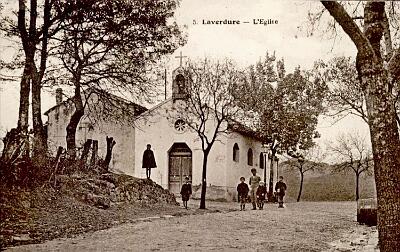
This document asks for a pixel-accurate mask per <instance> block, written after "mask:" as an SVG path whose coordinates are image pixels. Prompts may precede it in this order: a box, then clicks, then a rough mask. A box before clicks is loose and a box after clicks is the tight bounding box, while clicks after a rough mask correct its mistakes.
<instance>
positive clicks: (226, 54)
mask: <svg viewBox="0 0 400 252" xmlns="http://www.w3.org/2000/svg"><path fill="white" fill-rule="evenodd" d="M316 8H321V4H320V3H319V2H315V1H294V0H283V1H274V0H252V1H248V0H247V1H246V0H202V1H198V0H182V1H181V3H180V6H179V8H178V9H177V11H176V14H175V19H176V22H177V23H178V24H179V25H180V26H181V27H183V28H184V29H185V30H186V32H187V35H188V41H187V44H186V45H185V46H183V47H182V48H179V49H178V50H177V51H176V52H175V53H174V55H172V56H171V57H170V60H169V62H168V63H167V64H168V66H166V68H167V69H168V74H169V76H167V78H171V77H170V74H171V72H170V70H172V69H173V68H175V67H177V66H179V60H178V59H176V58H175V56H177V55H179V53H181V52H182V54H183V55H184V56H187V57H188V58H189V59H198V58H204V57H208V58H214V59H223V58H230V59H233V60H235V61H236V62H237V63H238V64H239V65H241V66H246V65H249V64H253V63H255V62H256V61H257V60H259V59H260V58H262V57H264V56H265V53H266V52H267V51H268V52H270V53H273V52H275V55H276V56H277V57H278V58H283V59H284V61H285V65H286V68H287V70H288V71H289V72H290V71H292V70H293V69H294V68H295V67H296V66H300V67H301V68H302V69H308V68H311V67H312V65H313V62H314V61H316V60H318V59H323V60H328V59H330V58H332V57H334V56H343V55H345V56H353V57H355V55H356V49H355V46H354V45H353V44H352V43H351V41H350V39H349V38H348V37H347V36H346V35H345V34H343V32H342V31H341V30H340V31H339V34H338V37H337V38H336V40H333V39H329V38H327V36H323V35H324V34H323V32H321V30H322V29H319V30H318V31H319V32H318V31H317V32H314V33H313V35H312V36H310V32H309V31H310V23H309V22H308V21H307V13H308V11H310V10H315V9H316ZM261 19H262V20H264V22H267V23H268V21H269V23H272V24H260V23H262V21H260V20H261ZM329 19H330V17H329V16H326V17H324V20H325V21H326V20H329ZM224 20H235V21H240V24H235V25H228V24H215V23H214V24H203V22H204V23H211V22H215V21H224ZM325 21H322V22H321V24H320V26H321V27H324V25H325V24H324V22H325ZM194 22H195V23H196V24H194ZM246 22H248V23H246ZM276 22H277V23H276ZM255 23H256V24H255ZM4 44H5V42H4V41H3V42H2V41H1V40H0V45H4ZM8 50H9V49H7V48H4V47H1V49H0V54H2V55H6V54H8V53H9V51H8ZM186 59H187V58H185V59H184V60H186ZM16 84H17V83H16ZM16 84H13V85H12V84H5V83H2V84H0V135H4V131H5V130H9V129H10V128H12V127H15V126H16V122H17V115H18V99H19V95H18V86H17V85H16ZM52 92H54V90H45V91H44V94H43V104H42V110H43V112H44V111H46V110H47V109H48V108H50V107H51V106H53V105H54V104H55V97H54V95H53V93H52ZM149 106H152V105H149ZM43 119H44V121H46V117H45V116H44V117H43ZM332 123H333V120H331V119H329V118H324V119H321V120H320V122H319V124H318V131H319V132H320V133H321V139H319V140H318V142H320V143H322V144H323V143H324V142H326V141H328V140H332V139H334V138H335V137H336V136H337V135H338V134H339V133H341V132H351V131H360V132H361V133H362V134H367V133H368V128H367V125H366V123H365V122H363V121H362V120H361V119H359V118H356V117H348V118H345V119H343V120H341V121H339V122H337V123H335V124H333V125H332Z"/></svg>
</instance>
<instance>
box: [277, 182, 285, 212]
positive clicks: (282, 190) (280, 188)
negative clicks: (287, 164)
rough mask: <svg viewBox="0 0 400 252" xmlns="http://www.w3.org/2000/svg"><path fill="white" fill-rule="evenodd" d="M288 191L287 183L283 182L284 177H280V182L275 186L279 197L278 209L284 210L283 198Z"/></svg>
mask: <svg viewBox="0 0 400 252" xmlns="http://www.w3.org/2000/svg"><path fill="white" fill-rule="evenodd" d="M286 189H287V187H286V184H285V182H283V177H282V176H279V181H278V182H277V183H276V185H275V191H276V194H277V195H278V203H279V205H278V208H283V197H284V196H285V192H286Z"/></svg>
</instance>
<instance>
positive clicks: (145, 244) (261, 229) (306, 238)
mask: <svg viewBox="0 0 400 252" xmlns="http://www.w3.org/2000/svg"><path fill="white" fill-rule="evenodd" d="M198 204H199V202H198V201H193V200H192V201H191V202H190V205H189V206H190V209H189V210H185V209H182V208H181V207H180V208H178V209H179V212H175V213H174V214H168V213H167V212H157V211H156V210H151V209H149V210H148V211H147V212H146V214H145V215H143V217H139V218H135V219H131V220H130V221H127V223H125V224H122V225H119V226H114V227H112V228H109V229H106V230H101V231H97V232H89V233H85V234H83V235H78V236H76V237H73V238H62V239H55V240H52V241H48V242H45V243H42V244H34V245H24V246H18V247H12V248H8V250H7V251H159V250H160V251H210V250H215V251H242V250H243V251H244V250H246V251H261V250H263V251H329V252H331V251H378V249H377V232H376V229H375V228H373V227H372V228H371V227H367V226H362V225H358V224H357V222H356V221H355V219H356V216H355V213H356V205H355V203H354V202H300V203H288V204H287V206H286V208H284V209H278V208H277V206H276V205H275V204H268V205H266V207H265V208H264V210H254V211H253V210H246V211H237V209H238V205H237V204H236V203H217V202H208V203H207V207H208V208H209V210H206V211H205V210H199V209H198ZM175 209H176V208H175Z"/></svg>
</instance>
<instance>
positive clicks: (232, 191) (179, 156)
mask: <svg viewBox="0 0 400 252" xmlns="http://www.w3.org/2000/svg"><path fill="white" fill-rule="evenodd" d="M175 74H181V73H180V72H179V69H177V71H176V73H175ZM179 84H182V83H179ZM179 84H177V85H179ZM174 85H175V91H174ZM177 85H176V84H175V81H174V84H173V95H174V94H175V95H176V96H175V98H176V97H180V96H179V95H182V94H180V93H179V92H177V90H178V89H176V86H177ZM90 102H91V101H90V100H89V103H90ZM93 102H98V97H97V98H96V96H94V100H93ZM179 102H183V101H182V99H181V98H179V99H178V98H177V99H174V96H173V98H170V99H168V100H166V101H164V102H162V103H160V104H158V105H157V106H155V107H154V108H152V109H150V110H147V111H145V112H143V113H140V115H138V116H137V117H134V124H133V125H132V124H130V123H127V122H126V121H132V120H125V119H124V118H121V119H120V120H115V119H111V118H102V119H101V120H97V121H95V122H94V121H93V120H90V117H91V116H90V113H93V112H92V111H89V110H87V109H86V110H85V116H84V117H83V118H82V119H81V122H80V124H79V125H78V129H77V134H76V139H77V146H83V143H84V142H85V141H86V139H92V140H98V144H99V156H100V157H102V158H104V157H105V154H106V136H109V137H113V138H114V140H115V141H116V145H115V147H114V149H113V152H112V159H111V164H110V169H111V170H112V171H114V172H119V173H125V174H128V175H132V176H135V177H139V178H145V177H146V173H145V169H143V168H142V156H143V152H144V150H145V149H146V145H147V144H151V146H152V147H151V149H152V150H153V152H154V156H155V159H156V164H157V168H154V169H152V174H151V179H152V180H154V181H155V182H156V183H158V184H160V185H161V186H162V187H164V188H166V189H170V190H171V191H172V192H174V193H177V192H178V191H179V187H180V185H181V184H180V183H181V182H180V181H182V180H183V177H184V176H186V175H190V177H191V180H192V184H193V185H194V186H196V185H200V184H201V177H202V166H203V151H202V149H201V141H200V138H199V137H198V136H197V133H196V132H194V131H192V130H190V129H189V128H185V129H183V130H182V129H177V128H176V127H175V126H176V125H175V123H176V122H177V120H178V119H179V116H178V115H176V112H174V111H176V110H175V109H174V107H175V106H177V104H179ZM73 111H74V109H73V104H72V101H71V100H68V101H64V102H61V103H60V104H59V105H58V106H55V107H53V108H52V109H50V110H49V111H47V112H46V114H47V115H48V139H49V148H50V150H52V151H53V152H56V150H57V147H58V146H63V147H66V138H65V137H66V130H65V129H66V126H67V124H68V122H69V119H70V117H71V115H72V113H73ZM92 116H93V115H92ZM130 119H132V118H130ZM88 125H89V126H88ZM207 128H209V129H211V130H212V129H213V128H214V125H213V122H211V121H210V122H208V124H207ZM235 146H236V147H237V148H238V149H237V148H236V149H237V150H234V148H235ZM235 151H236V154H234V152H235ZM261 151H262V150H261V142H260V140H259V139H257V138H255V137H251V136H248V134H246V133H240V132H239V131H238V130H236V131H233V132H231V133H229V134H224V135H219V136H218V138H217V141H215V143H214V144H213V146H212V148H211V152H210V154H209V156H208V162H207V186H211V188H213V187H214V188H218V191H219V194H221V195H219V198H226V199H236V186H237V184H238V183H239V178H240V177H242V176H243V177H245V178H246V182H248V179H249V177H250V176H251V172H250V170H251V168H256V169H257V173H258V175H259V176H260V177H261V178H263V174H264V170H263V169H262V167H260V155H261V158H263V154H261ZM249 152H251V153H252V154H251V155H249ZM234 155H235V156H236V157H234ZM249 159H251V161H249ZM267 163H268V164H269V162H268V160H267ZM268 164H267V174H266V175H267V184H268V181H269V174H270V172H269V165H268ZM274 174H277V172H276V168H275V171H274ZM275 182H276V177H275V176H274V183H275Z"/></svg>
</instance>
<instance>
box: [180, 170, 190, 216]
mask: <svg viewBox="0 0 400 252" xmlns="http://www.w3.org/2000/svg"><path fill="white" fill-rule="evenodd" d="M181 195H182V202H183V206H184V207H185V208H186V209H188V207H187V203H188V201H189V198H190V195H192V185H191V184H190V183H189V177H186V178H185V184H183V185H182V188H181Z"/></svg>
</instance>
